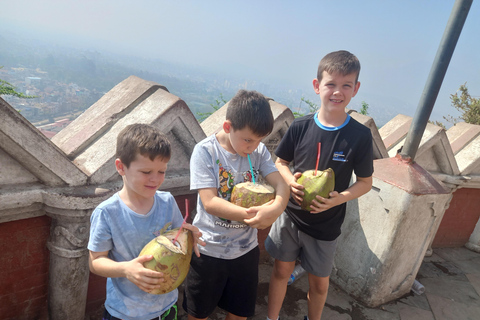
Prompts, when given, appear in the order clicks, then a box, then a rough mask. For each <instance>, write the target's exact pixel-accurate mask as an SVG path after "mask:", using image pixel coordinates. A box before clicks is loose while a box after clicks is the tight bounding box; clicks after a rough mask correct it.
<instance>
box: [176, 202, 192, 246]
mask: <svg viewBox="0 0 480 320" xmlns="http://www.w3.org/2000/svg"><path fill="white" fill-rule="evenodd" d="M188 202H189V201H188V199H185V219H183V222H182V225H181V226H180V229H178V232H177V234H176V235H175V238H174V239H173V241H172V242H173V243H176V242H177V238H178V236H179V235H180V231H182V229H183V225H184V224H185V222H186V221H187V218H188V211H189V210H188Z"/></svg>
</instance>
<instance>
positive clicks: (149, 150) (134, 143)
mask: <svg viewBox="0 0 480 320" xmlns="http://www.w3.org/2000/svg"><path fill="white" fill-rule="evenodd" d="M137 154H141V155H142V156H148V157H149V158H150V160H152V161H153V160H154V159H155V158H156V157H161V158H162V159H165V160H167V161H168V160H170V156H171V146H170V142H169V141H168V139H167V136H166V135H165V134H164V133H163V132H161V131H160V130H159V129H157V128H155V127H153V126H151V125H149V124H143V123H136V124H131V125H129V126H127V127H125V128H124V129H123V130H122V131H121V132H120V133H119V134H118V136H117V151H116V156H117V158H119V159H120V160H121V161H122V162H123V164H125V165H126V166H127V168H128V167H129V166H130V164H131V163H132V161H133V160H135V157H136V156H137Z"/></svg>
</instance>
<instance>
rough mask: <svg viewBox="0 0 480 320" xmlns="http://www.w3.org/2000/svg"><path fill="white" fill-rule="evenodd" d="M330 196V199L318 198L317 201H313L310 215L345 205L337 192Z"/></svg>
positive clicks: (331, 193)
mask: <svg viewBox="0 0 480 320" xmlns="http://www.w3.org/2000/svg"><path fill="white" fill-rule="evenodd" d="M328 195H329V196H330V198H323V197H321V196H316V199H315V200H313V201H312V205H311V206H310V208H311V209H312V211H310V213H320V212H323V211H326V210H328V209H330V208H332V207H335V206H338V205H339V204H341V203H343V202H342V201H341V197H340V196H339V195H340V194H339V193H338V192H337V191H332V192H330V193H329V194H328Z"/></svg>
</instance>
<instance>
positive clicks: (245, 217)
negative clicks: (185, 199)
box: [183, 90, 289, 319]
mask: <svg viewBox="0 0 480 320" xmlns="http://www.w3.org/2000/svg"><path fill="white" fill-rule="evenodd" d="M272 129H273V115H272V111H271V109H270V105H269V103H268V101H267V100H266V98H265V97H264V96H263V95H261V94H259V93H258V92H255V91H246V90H240V91H239V92H238V93H237V94H236V95H235V97H234V98H233V99H232V100H231V101H230V103H229V105H228V109H227V115H226V120H225V122H224V124H223V129H222V130H221V131H220V132H218V133H217V134H214V135H212V136H210V137H207V138H205V139H204V140H202V141H201V142H199V143H198V144H197V145H196V146H195V149H194V151H193V154H192V157H191V160H190V175H191V178H190V188H191V189H192V190H198V203H197V214H196V216H195V219H194V221H193V225H194V226H196V227H198V228H199V229H200V231H201V232H202V234H203V236H202V238H203V240H204V241H205V242H206V246H205V247H201V248H199V249H200V252H201V256H200V258H198V259H197V257H196V256H193V257H192V262H191V268H190V272H189V274H188V276H187V279H186V282H185V293H184V302H183V307H184V309H185V310H186V312H187V313H188V315H189V319H204V318H207V317H208V316H209V315H210V314H211V313H212V312H213V311H214V309H215V308H216V307H217V305H218V306H219V307H220V308H222V309H224V310H225V311H227V312H228V313H230V314H232V315H234V316H236V317H241V318H246V317H249V316H253V315H254V311H255V300H256V292H257V284H258V257H259V249H258V240H257V229H264V228H267V227H269V226H270V225H271V224H272V223H273V222H274V221H275V220H276V219H277V217H278V216H279V215H280V214H281V213H282V212H283V210H284V209H285V207H286V204H287V202H288V197H289V190H288V187H287V185H286V183H285V182H284V180H283V179H282V177H281V175H280V174H279V172H278V170H277V169H276V168H275V165H274V164H273V162H272V160H271V156H270V152H269V151H268V150H267V148H266V147H265V145H264V144H263V143H261V140H262V139H263V138H264V137H266V136H267V135H268V134H269V133H270V132H271V131H272ZM248 155H249V156H250V160H251V163H252V167H253V174H254V175H255V177H254V178H255V181H258V180H259V179H260V177H259V175H261V176H262V177H263V178H264V179H265V180H266V181H267V182H268V183H269V184H270V185H271V186H273V187H274V188H275V191H276V196H275V199H274V200H273V201H272V202H271V203H269V204H266V205H264V206H260V207H251V208H249V209H245V208H242V207H239V206H237V205H234V204H232V203H230V195H231V192H232V189H233V187H234V186H235V185H236V184H238V183H241V182H246V181H252V180H253V179H252V170H250V164H249V161H248V157H247V156H248Z"/></svg>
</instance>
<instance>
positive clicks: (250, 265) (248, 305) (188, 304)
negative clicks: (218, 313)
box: [183, 246, 260, 318]
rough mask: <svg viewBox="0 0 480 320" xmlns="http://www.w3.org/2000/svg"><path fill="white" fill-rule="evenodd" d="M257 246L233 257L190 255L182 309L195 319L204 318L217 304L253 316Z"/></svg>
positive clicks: (243, 315) (258, 251)
mask: <svg viewBox="0 0 480 320" xmlns="http://www.w3.org/2000/svg"><path fill="white" fill-rule="evenodd" d="M259 257H260V249H259V248H258V246H257V247H255V248H254V249H252V250H250V251H249V252H247V253H246V254H244V255H243V256H241V257H238V258H236V259H231V260H225V259H219V258H214V257H210V256H207V255H205V254H202V255H201V256H200V258H198V257H197V256H196V255H195V254H193V255H192V262H191V263H190V271H189V272H188V275H187V278H186V280H185V290H184V293H183V309H185V311H186V312H187V313H188V314H189V315H191V316H194V317H195V318H206V317H208V316H209V315H210V314H212V312H213V311H214V310H215V308H216V307H217V306H218V307H220V308H222V309H223V310H225V311H227V312H229V313H232V314H234V315H236V316H239V317H251V316H253V315H255V303H256V300H257V287H258V262H259Z"/></svg>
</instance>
